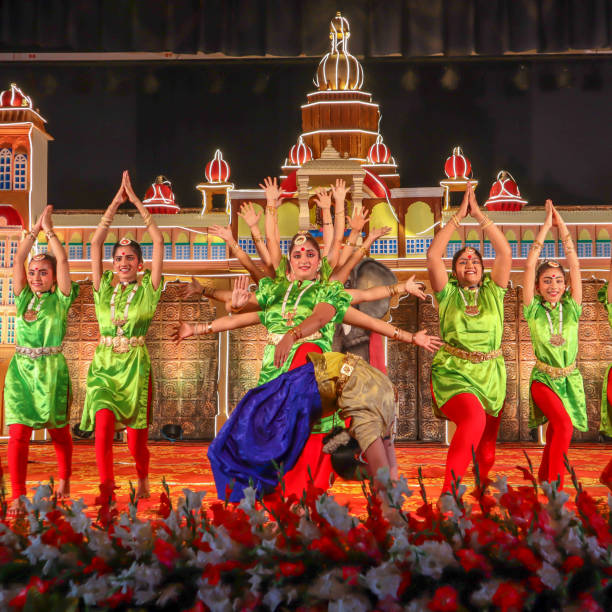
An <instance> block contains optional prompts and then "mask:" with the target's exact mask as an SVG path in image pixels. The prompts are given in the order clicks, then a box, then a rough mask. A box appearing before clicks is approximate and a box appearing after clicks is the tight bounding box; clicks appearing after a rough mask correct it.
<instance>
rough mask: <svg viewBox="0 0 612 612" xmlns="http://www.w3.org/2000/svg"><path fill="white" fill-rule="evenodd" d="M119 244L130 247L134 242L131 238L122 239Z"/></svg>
mask: <svg viewBox="0 0 612 612" xmlns="http://www.w3.org/2000/svg"><path fill="white" fill-rule="evenodd" d="M119 244H120V245H121V246H130V245H131V244H132V241H131V240H130V239H129V238H122V239H121V240H120V241H119Z"/></svg>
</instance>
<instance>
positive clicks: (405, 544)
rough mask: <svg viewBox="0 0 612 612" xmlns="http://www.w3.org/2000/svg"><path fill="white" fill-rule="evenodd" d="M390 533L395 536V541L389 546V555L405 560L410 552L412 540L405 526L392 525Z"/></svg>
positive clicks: (398, 559)
mask: <svg viewBox="0 0 612 612" xmlns="http://www.w3.org/2000/svg"><path fill="white" fill-rule="evenodd" d="M389 535H390V536H391V537H392V538H393V543H392V544H391V546H390V548H389V555H390V556H391V558H392V559H395V560H397V561H403V560H404V559H405V558H406V556H407V555H408V553H409V552H410V542H409V541H408V534H407V532H406V529H405V528H402V527H391V528H390V529H389Z"/></svg>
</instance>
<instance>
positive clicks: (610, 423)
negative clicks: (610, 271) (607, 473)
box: [597, 283, 612, 436]
mask: <svg viewBox="0 0 612 612" xmlns="http://www.w3.org/2000/svg"><path fill="white" fill-rule="evenodd" d="M597 299H598V300H599V301H600V302H601V303H602V304H603V305H604V307H605V309H606V311H607V313H608V323H609V324H610V326H612V304H610V302H609V301H608V283H605V284H604V286H603V287H602V288H601V289H600V290H599V291H598V293H597ZM610 369H612V364H610V365H609V366H608V369H607V370H606V374H605V376H604V379H603V386H602V389H601V422H600V423H599V431H601V432H603V433H604V434H606V435H607V436H612V406H611V405H610V404H609V403H608V377H609V375H610Z"/></svg>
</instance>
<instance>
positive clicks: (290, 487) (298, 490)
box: [284, 342, 334, 497]
mask: <svg viewBox="0 0 612 612" xmlns="http://www.w3.org/2000/svg"><path fill="white" fill-rule="evenodd" d="M322 352H323V351H322V350H321V349H320V348H319V347H318V346H317V345H316V344H314V343H312V342H305V343H304V344H302V345H301V346H300V347H299V348H298V349H297V351H296V352H295V355H294V356H293V360H292V361H291V367H290V368H289V369H290V370H293V369H295V368H297V367H299V366H302V365H305V364H306V362H307V359H306V355H307V354H308V353H322ZM326 435H327V434H310V437H309V438H308V441H307V442H306V445H305V446H304V450H303V451H302V454H301V455H300V458H299V459H298V460H297V463H296V464H295V465H294V466H293V468H292V469H291V470H289V471H288V472H287V473H286V474H285V477H284V481H285V493H286V495H291V494H292V493H295V494H296V495H297V496H298V497H301V495H302V492H303V491H304V489H305V487H306V483H307V482H308V481H309V480H310V475H309V468H310V474H311V475H312V478H313V480H314V484H315V485H316V486H317V487H320V488H321V489H328V488H329V487H330V479H331V477H332V474H333V472H334V471H333V469H332V465H331V456H330V455H328V454H326V453H324V452H323V438H324V437H325V436H326Z"/></svg>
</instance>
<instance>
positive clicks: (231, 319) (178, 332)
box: [170, 312, 260, 342]
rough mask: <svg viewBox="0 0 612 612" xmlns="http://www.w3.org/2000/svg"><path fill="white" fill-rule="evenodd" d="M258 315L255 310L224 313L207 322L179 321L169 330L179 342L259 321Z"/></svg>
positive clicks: (173, 338) (172, 336)
mask: <svg viewBox="0 0 612 612" xmlns="http://www.w3.org/2000/svg"><path fill="white" fill-rule="evenodd" d="M259 322H260V321H259V315H258V314H257V313H256V312H244V313H241V314H237V315H232V316H229V315H226V316H224V317H219V318H218V319H213V320H212V321H209V322H208V323H187V322H186V321H179V322H178V323H177V324H176V325H175V326H174V328H173V330H172V332H171V336H170V337H171V338H172V340H174V341H175V342H180V341H181V340H184V339H185V338H190V337H191V336H202V335H207V334H216V333H218V332H222V331H228V330H230V329H239V328H241V327H248V326H249V325H255V324H256V323H259Z"/></svg>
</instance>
